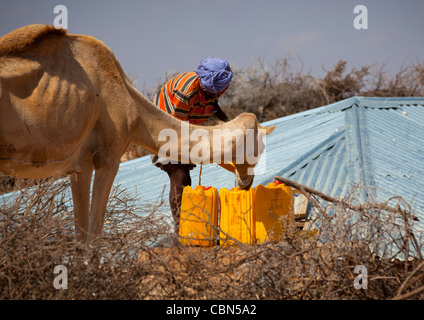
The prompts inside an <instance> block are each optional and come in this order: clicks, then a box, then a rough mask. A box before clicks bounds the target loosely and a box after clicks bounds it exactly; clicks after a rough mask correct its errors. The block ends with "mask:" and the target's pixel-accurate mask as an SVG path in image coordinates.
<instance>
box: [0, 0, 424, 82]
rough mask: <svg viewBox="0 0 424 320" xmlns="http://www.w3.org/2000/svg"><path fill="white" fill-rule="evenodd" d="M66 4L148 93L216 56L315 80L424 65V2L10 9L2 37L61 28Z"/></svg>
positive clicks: (1, 19)
mask: <svg viewBox="0 0 424 320" xmlns="http://www.w3.org/2000/svg"><path fill="white" fill-rule="evenodd" d="M56 5H65V6H66V7H67V9H68V32H69V33H77V34H88V35H92V36H94V37H96V38H98V39H100V40H102V41H103V42H104V43H105V44H106V45H107V46H108V47H110V48H111V49H112V50H113V51H114V53H115V55H116V56H117V58H118V60H119V61H120V63H121V65H122V66H123V68H124V70H125V71H126V72H127V73H128V74H129V75H130V77H132V78H136V79H137V87H138V88H139V89H143V87H146V88H151V87H153V86H155V85H156V84H157V81H158V80H160V79H163V78H164V74H165V72H166V71H169V70H173V71H181V72H183V71H191V70H194V69H195V68H196V67H197V66H198V64H199V60H200V59H203V58H207V57H209V56H213V57H220V58H224V59H227V60H228V61H229V62H230V64H231V65H232V66H234V67H248V66H251V65H253V64H254V62H255V59H256V58H257V57H260V58H262V59H264V60H265V61H266V62H268V63H273V62H274V61H275V59H277V58H282V57H285V56H287V55H288V54H289V53H290V55H291V57H292V58H294V59H295V65H297V66H300V65H301V64H300V62H299V61H300V60H301V61H302V62H303V65H304V70H305V72H306V71H309V70H311V73H312V75H315V76H321V75H322V74H323V71H322V69H323V66H324V67H325V68H327V69H329V68H331V66H332V65H334V64H335V63H336V62H337V61H338V60H340V59H342V60H346V61H347V62H348V63H349V67H351V66H356V67H361V66H363V65H369V64H374V63H377V64H381V63H386V64H387V70H388V71H390V72H395V71H397V70H398V69H399V67H400V66H401V65H402V63H404V64H410V63H417V62H424V0H400V1H393V0H372V1H371V0H370V1H366V0H355V1H353V0H343V1H342V0H295V1H283V0H260V1H259V0H225V1H224V0H213V1H212V0H210V1H203V0H173V1H172V0H137V1H130V0H120V1H104V0H102V1H100V0H84V1H82V0H72V1H66V0H39V1H33V0H13V1H8V0H6V1H5V0H1V2H0V35H3V34H6V33H8V32H10V31H12V30H14V29H16V28H19V27H22V26H24V25H28V24H33V23H48V24H53V21H54V19H55V17H56V16H57V14H54V13H53V9H54V7H55V6H56ZM356 5H365V6H366V7H367V9H368V29H367V30H356V29H355V28H354V25H353V21H354V19H355V17H356V16H357V14H354V12H353V9H354V7H355V6H356Z"/></svg>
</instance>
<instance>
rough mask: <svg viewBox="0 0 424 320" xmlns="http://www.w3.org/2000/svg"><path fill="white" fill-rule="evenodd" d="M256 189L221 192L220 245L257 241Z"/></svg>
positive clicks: (235, 188)
mask: <svg viewBox="0 0 424 320" xmlns="http://www.w3.org/2000/svg"><path fill="white" fill-rule="evenodd" d="M254 198H255V189H254V188H250V189H249V190H248V191H245V190H241V189H240V188H238V187H234V188H232V189H231V190H228V189H226V188H223V189H220V190H219V199H220V205H221V215H220V222H219V227H220V231H221V232H220V245H223V246H228V245H233V244H236V243H237V242H241V243H246V244H251V243H253V242H254V239H255V223H254V221H255V213H254V212H255V211H254V206H255V203H254Z"/></svg>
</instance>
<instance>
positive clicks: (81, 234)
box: [0, 25, 273, 243]
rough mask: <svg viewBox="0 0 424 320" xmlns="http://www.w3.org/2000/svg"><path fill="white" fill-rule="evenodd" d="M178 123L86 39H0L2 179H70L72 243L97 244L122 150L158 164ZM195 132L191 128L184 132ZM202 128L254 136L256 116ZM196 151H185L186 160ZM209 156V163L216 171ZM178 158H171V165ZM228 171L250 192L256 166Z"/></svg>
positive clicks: (45, 34)
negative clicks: (135, 148) (166, 133)
mask: <svg viewBox="0 0 424 320" xmlns="http://www.w3.org/2000/svg"><path fill="white" fill-rule="evenodd" d="M182 123H183V122H181V121H179V120H177V119H175V118H174V117H172V116H170V115H168V114H167V113H165V112H163V111H162V110H160V109H159V108H157V107H156V106H155V105H153V104H152V103H151V102H150V101H149V100H148V99H147V98H145V97H144V96H143V95H142V94H141V93H140V92H139V91H138V90H137V89H136V88H135V87H134V86H133V85H132V84H131V82H130V81H129V79H128V78H127V76H126V75H125V73H124V72H123V70H122V68H121V66H120V64H119V62H118V61H117V59H116V58H115V56H114V55H113V53H112V51H111V50H110V49H109V48H108V47H106V46H105V45H104V44H103V43H102V42H101V41H99V40H97V39H94V38H93V37H90V36H83V35H70V34H66V31H64V30H57V29H55V28H54V27H51V26H46V25H30V26H26V27H22V28H20V29H17V30H15V31H12V32H10V33H8V34H6V35H4V36H3V37H1V38H0V172H2V173H5V174H8V175H11V176H16V177H22V178H29V179H34V178H44V177H51V176H58V175H63V174H67V175H70V179H71V189H72V197H73V203H74V214H75V230H76V237H77V240H79V241H84V242H87V243H88V242H90V241H91V240H93V239H95V238H96V237H98V236H100V235H101V230H102V228H103V218H104V212H105V208H106V204H107V200H108V197H109V192H110V189H111V186H112V183H113V180H114V177H115V175H116V173H117V171H118V167H119V159H120V157H121V155H122V154H123V153H124V152H125V150H126V149H127V147H128V145H129V144H130V143H133V144H138V145H140V146H142V147H143V148H145V149H147V150H148V151H150V152H152V153H156V154H157V153H158V150H159V149H160V147H161V146H162V145H163V144H164V143H165V142H164V141H159V139H158V135H159V133H160V132H161V130H163V129H173V130H175V132H177V133H178V134H179V135H180V129H181V124H182ZM198 128H200V127H199V126H192V125H190V126H189V130H190V132H192V131H193V130H195V129H198ZM201 128H202V129H205V130H208V132H209V133H211V135H210V136H211V137H212V132H213V129H233V128H238V129H242V131H243V133H242V134H245V133H246V130H248V129H252V130H256V132H257V131H258V129H260V128H261V127H260V126H259V124H258V121H257V120H256V117H255V116H254V115H252V114H241V115H240V116H239V117H237V118H236V119H234V120H232V121H230V122H228V123H225V124H221V125H218V126H212V127H201ZM266 130H267V134H268V133H270V132H272V130H273V127H269V128H266ZM257 137H258V138H257V141H256V143H257V144H258V146H257V147H259V152H261V151H262V149H261V148H260V144H261V142H262V139H261V138H259V135H257ZM238 138H240V137H238ZM241 138H243V137H241ZM178 139H179V142H180V143H181V142H182V140H183V139H184V138H181V136H178ZM195 144H196V141H194V142H192V141H189V150H191V149H192V148H193V146H194V145H195ZM233 144H234V143H233ZM233 148H235V146H233ZM214 152H216V150H214ZM212 154H213V152H211V159H210V162H213V161H214V160H215V162H217V161H216V159H212ZM181 157H182V155H181V152H178V155H177V156H174V157H173V160H180V159H181ZM222 166H223V167H225V168H227V169H229V170H232V171H233V172H234V169H232V167H231V166H228V165H226V164H222ZM234 166H235V172H234V173H235V175H236V180H237V182H238V184H239V186H240V187H242V188H249V187H250V185H251V183H252V179H253V177H252V176H251V175H249V174H248V171H247V170H248V168H249V167H252V166H254V164H253V165H251V164H249V163H247V162H246V161H245V162H244V163H242V164H239V163H236V164H235V165H234ZM93 172H95V175H94V181H93V188H92V197H91V199H90V189H91V181H92V175H93ZM90 202H91V204H90Z"/></svg>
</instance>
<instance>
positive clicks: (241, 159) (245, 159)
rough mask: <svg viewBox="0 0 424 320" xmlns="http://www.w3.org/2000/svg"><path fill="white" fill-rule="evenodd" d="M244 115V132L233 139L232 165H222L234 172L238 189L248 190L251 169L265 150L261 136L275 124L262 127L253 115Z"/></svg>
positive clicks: (250, 183)
mask: <svg viewBox="0 0 424 320" xmlns="http://www.w3.org/2000/svg"><path fill="white" fill-rule="evenodd" d="M244 115H246V116H245V117H246V118H247V121H245V122H244V125H243V126H242V127H243V129H242V130H243V133H244V134H243V135H242V136H239V138H238V139H236V141H235V143H236V146H234V148H233V150H236V152H235V154H233V161H232V163H231V165H232V166H228V165H227V166H226V167H225V166H223V167H224V168H226V169H227V170H230V171H232V172H233V173H234V174H235V176H236V182H237V185H238V186H239V187H240V189H243V190H248V189H249V188H250V187H251V186H252V183H253V178H254V170H253V169H254V167H255V166H256V165H257V164H258V162H259V159H260V157H261V155H262V153H263V152H264V150H265V144H264V141H263V138H264V137H265V136H266V135H268V134H270V133H272V132H273V131H274V129H275V126H271V127H262V126H261V125H260V124H259V123H258V121H257V119H256V117H255V116H254V115H252V114H244ZM247 115H248V116H247ZM252 116H253V117H252ZM249 117H250V119H249ZM240 142H243V143H240ZM233 143H234V141H233Z"/></svg>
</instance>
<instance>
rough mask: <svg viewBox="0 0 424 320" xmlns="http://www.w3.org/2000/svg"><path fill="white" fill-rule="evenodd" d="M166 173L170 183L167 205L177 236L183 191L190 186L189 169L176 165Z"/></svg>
mask: <svg viewBox="0 0 424 320" xmlns="http://www.w3.org/2000/svg"><path fill="white" fill-rule="evenodd" d="M167 169H168V168H167ZM166 172H167V173H168V176H169V179H170V182H171V188H170V191H169V204H170V206H171V212H172V217H173V218H174V228H175V233H176V234H178V233H179V227H180V212H181V199H182V196H183V190H184V188H185V187H186V186H189V185H191V177H190V169H189V168H186V167H184V166H183V165H179V164H177V165H174V167H173V168H171V169H170V170H166Z"/></svg>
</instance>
